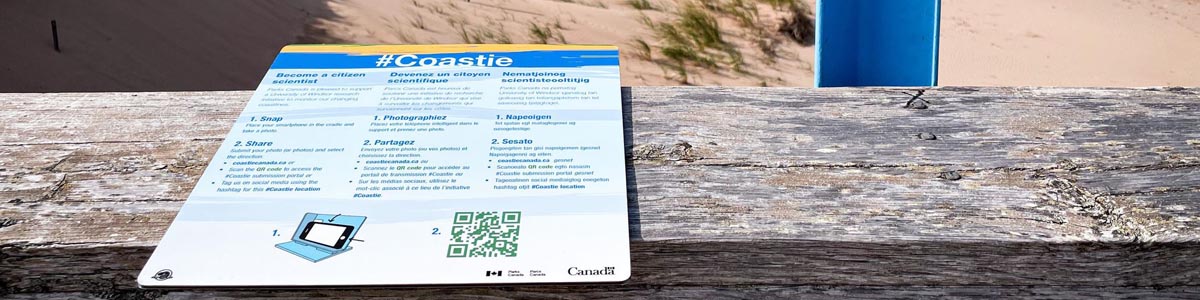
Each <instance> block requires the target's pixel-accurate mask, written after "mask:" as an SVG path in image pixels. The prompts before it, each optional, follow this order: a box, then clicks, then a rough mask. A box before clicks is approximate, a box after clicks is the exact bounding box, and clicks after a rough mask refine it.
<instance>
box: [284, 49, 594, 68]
mask: <svg viewBox="0 0 1200 300" xmlns="http://www.w3.org/2000/svg"><path fill="white" fill-rule="evenodd" d="M388 54H391V55H395V56H396V58H399V57H400V55H404V54H408V53H388ZM383 55H385V54H374V55H362V54H349V53H280V54H279V56H276V57H275V62H274V63H272V64H271V69H354V68H363V69H385V68H398V69H403V68H406V67H399V66H396V65H395V63H392V64H390V65H389V66H387V67H376V66H375V63H376V61H377V60H378V59H379V57H380V56H383ZM415 55H417V56H418V57H433V58H438V59H441V58H446V57H452V58H455V59H458V58H459V57H478V56H479V55H483V56H488V55H495V56H496V57H500V56H506V57H509V58H512V60H513V63H512V65H511V66H508V67H510V68H573V67H585V66H617V65H618V57H617V50H552V51H520V52H463V53H422V54H415Z"/></svg>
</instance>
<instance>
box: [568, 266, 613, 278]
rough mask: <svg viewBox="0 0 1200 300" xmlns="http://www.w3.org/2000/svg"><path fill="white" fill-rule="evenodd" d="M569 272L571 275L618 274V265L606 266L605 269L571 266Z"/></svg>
mask: <svg viewBox="0 0 1200 300" xmlns="http://www.w3.org/2000/svg"><path fill="white" fill-rule="evenodd" d="M567 274H568V275H571V276H595V275H616V274H617V267H604V268H603V269H580V268H577V267H571V268H570V269H567Z"/></svg>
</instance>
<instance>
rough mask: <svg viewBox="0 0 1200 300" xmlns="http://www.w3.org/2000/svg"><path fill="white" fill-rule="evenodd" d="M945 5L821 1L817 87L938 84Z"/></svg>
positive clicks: (933, 0)
mask: <svg viewBox="0 0 1200 300" xmlns="http://www.w3.org/2000/svg"><path fill="white" fill-rule="evenodd" d="M940 18H941V0H817V45H816V46H817V47H816V58H817V59H816V60H817V64H816V72H815V73H816V80H815V81H816V86H817V87H837V86H934V85H937V68H938V33H939V30H940V23H941V22H940V21H939V19H940Z"/></svg>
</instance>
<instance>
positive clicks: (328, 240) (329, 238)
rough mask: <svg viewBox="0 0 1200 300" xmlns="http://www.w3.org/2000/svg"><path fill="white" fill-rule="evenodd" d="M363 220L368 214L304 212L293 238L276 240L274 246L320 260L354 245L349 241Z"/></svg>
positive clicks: (309, 258) (300, 255) (340, 252)
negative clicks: (349, 214)
mask: <svg viewBox="0 0 1200 300" xmlns="http://www.w3.org/2000/svg"><path fill="white" fill-rule="evenodd" d="M366 221H367V217H363V216H346V215H341V214H336V215H329V214H317V213H306V214H304V218H303V219H301V220H300V225H299V226H298V227H296V232H295V233H293V234H292V240H291V241H287V242H283V243H279V244H276V245H275V248H279V249H280V250H283V251H286V252H287V253H291V254H293V255H296V256H299V257H301V258H304V259H306V260H308V261H311V262H314V263H315V262H319V261H322V260H325V259H326V258H330V257H333V256H334V255H338V254H342V253H346V252H347V251H350V249H354V248H353V247H350V242H351V241H354V240H355V239H354V236H355V235H356V234H358V229H359V228H362V225H363V222H366ZM358 241H360V242H361V240H358Z"/></svg>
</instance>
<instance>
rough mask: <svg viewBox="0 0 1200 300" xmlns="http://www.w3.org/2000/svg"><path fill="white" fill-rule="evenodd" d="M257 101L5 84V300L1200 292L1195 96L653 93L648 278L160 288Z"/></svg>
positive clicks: (636, 144) (643, 269) (1173, 92)
mask: <svg viewBox="0 0 1200 300" xmlns="http://www.w3.org/2000/svg"><path fill="white" fill-rule="evenodd" d="M250 94H251V92H249V91H237V92H171V93H72V94H0V298H3V297H6V296H7V297H17V298H20V297H29V298H81V297H82V298H89V297H91V298H106V299H113V298H121V299H125V298H138V299H140V298H154V297H160V296H165V297H167V298H210V297H223V296H231V297H280V298H325V297H329V298H334V297H359V298H361V297H420V296H428V297H438V296H488V297H501V298H503V297H510V298H581V299H590V298H605V297H611V298H626V297H668V296H670V297H706V298H708V297H715V298H725V297H739V298H750V299H757V298H764V297H780V298H793V297H803V296H819V297H829V298H843V297H859V296H861V297H924V296H939V295H940V296H963V297H996V296H1027V297H1071V296H1079V297H1083V296H1099V297H1117V296H1122V297H1124V296H1131V297H1139V296H1142V297H1185V298H1196V297H1200V287H1198V285H1200V242H1198V241H1200V210H1198V208H1200V89H1194V88H1151V89H1091V88H1085V89H1066V88H950V87H947V88H937V89H928V90H914V89H858V88H853V89H816V90H814V89H797V88H718V87H707V88H706V87H636V88H632V89H627V90H625V91H624V93H623V94H624V95H625V102H626V110H627V113H626V119H627V120H626V123H627V128H628V129H627V131H626V136H627V141H626V143H627V145H628V159H629V164H630V169H631V170H632V171H631V172H630V173H629V174H628V177H629V182H630V187H629V214H630V219H631V224H630V234H631V235H632V237H633V241H632V249H631V251H632V254H633V261H632V264H633V277H632V279H630V280H629V281H628V282H626V283H623V284H611V285H552V286H535V285H522V286H510V287H463V288H449V287H438V288H403V287H397V288H384V289H333V290H329V289H322V290H183V291H176V290H170V291H164V290H140V289H138V288H137V286H136V284H135V282H134V276H135V274H136V273H137V271H138V270H140V268H141V267H142V265H143V264H144V263H145V261H146V259H147V257H148V256H149V254H150V252H151V251H152V249H153V248H154V246H155V244H156V242H157V241H158V239H159V238H160V237H161V236H162V234H163V232H164V230H165V229H166V227H167V225H168V224H170V222H171V220H172V218H173V217H174V215H175V213H176V211H177V210H178V208H179V207H180V205H182V204H183V201H184V199H185V198H186V197H187V195H188V192H189V191H190V189H191V188H192V186H193V184H195V182H196V180H197V177H198V176H199V175H200V173H201V171H202V170H203V168H204V166H205V164H206V163H207V162H208V160H209V158H210V157H211V156H212V155H213V153H214V152H215V151H216V149H217V147H218V145H219V144H220V143H221V142H222V138H223V137H224V136H225V134H226V133H227V131H228V130H229V128H230V126H231V125H232V124H233V122H234V119H235V118H236V117H237V115H238V113H239V112H240V110H241V108H242V107H243V105H244V104H245V102H246V101H247V100H248V98H249V97H250ZM410 271H411V272H420V271H421V270H410Z"/></svg>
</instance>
